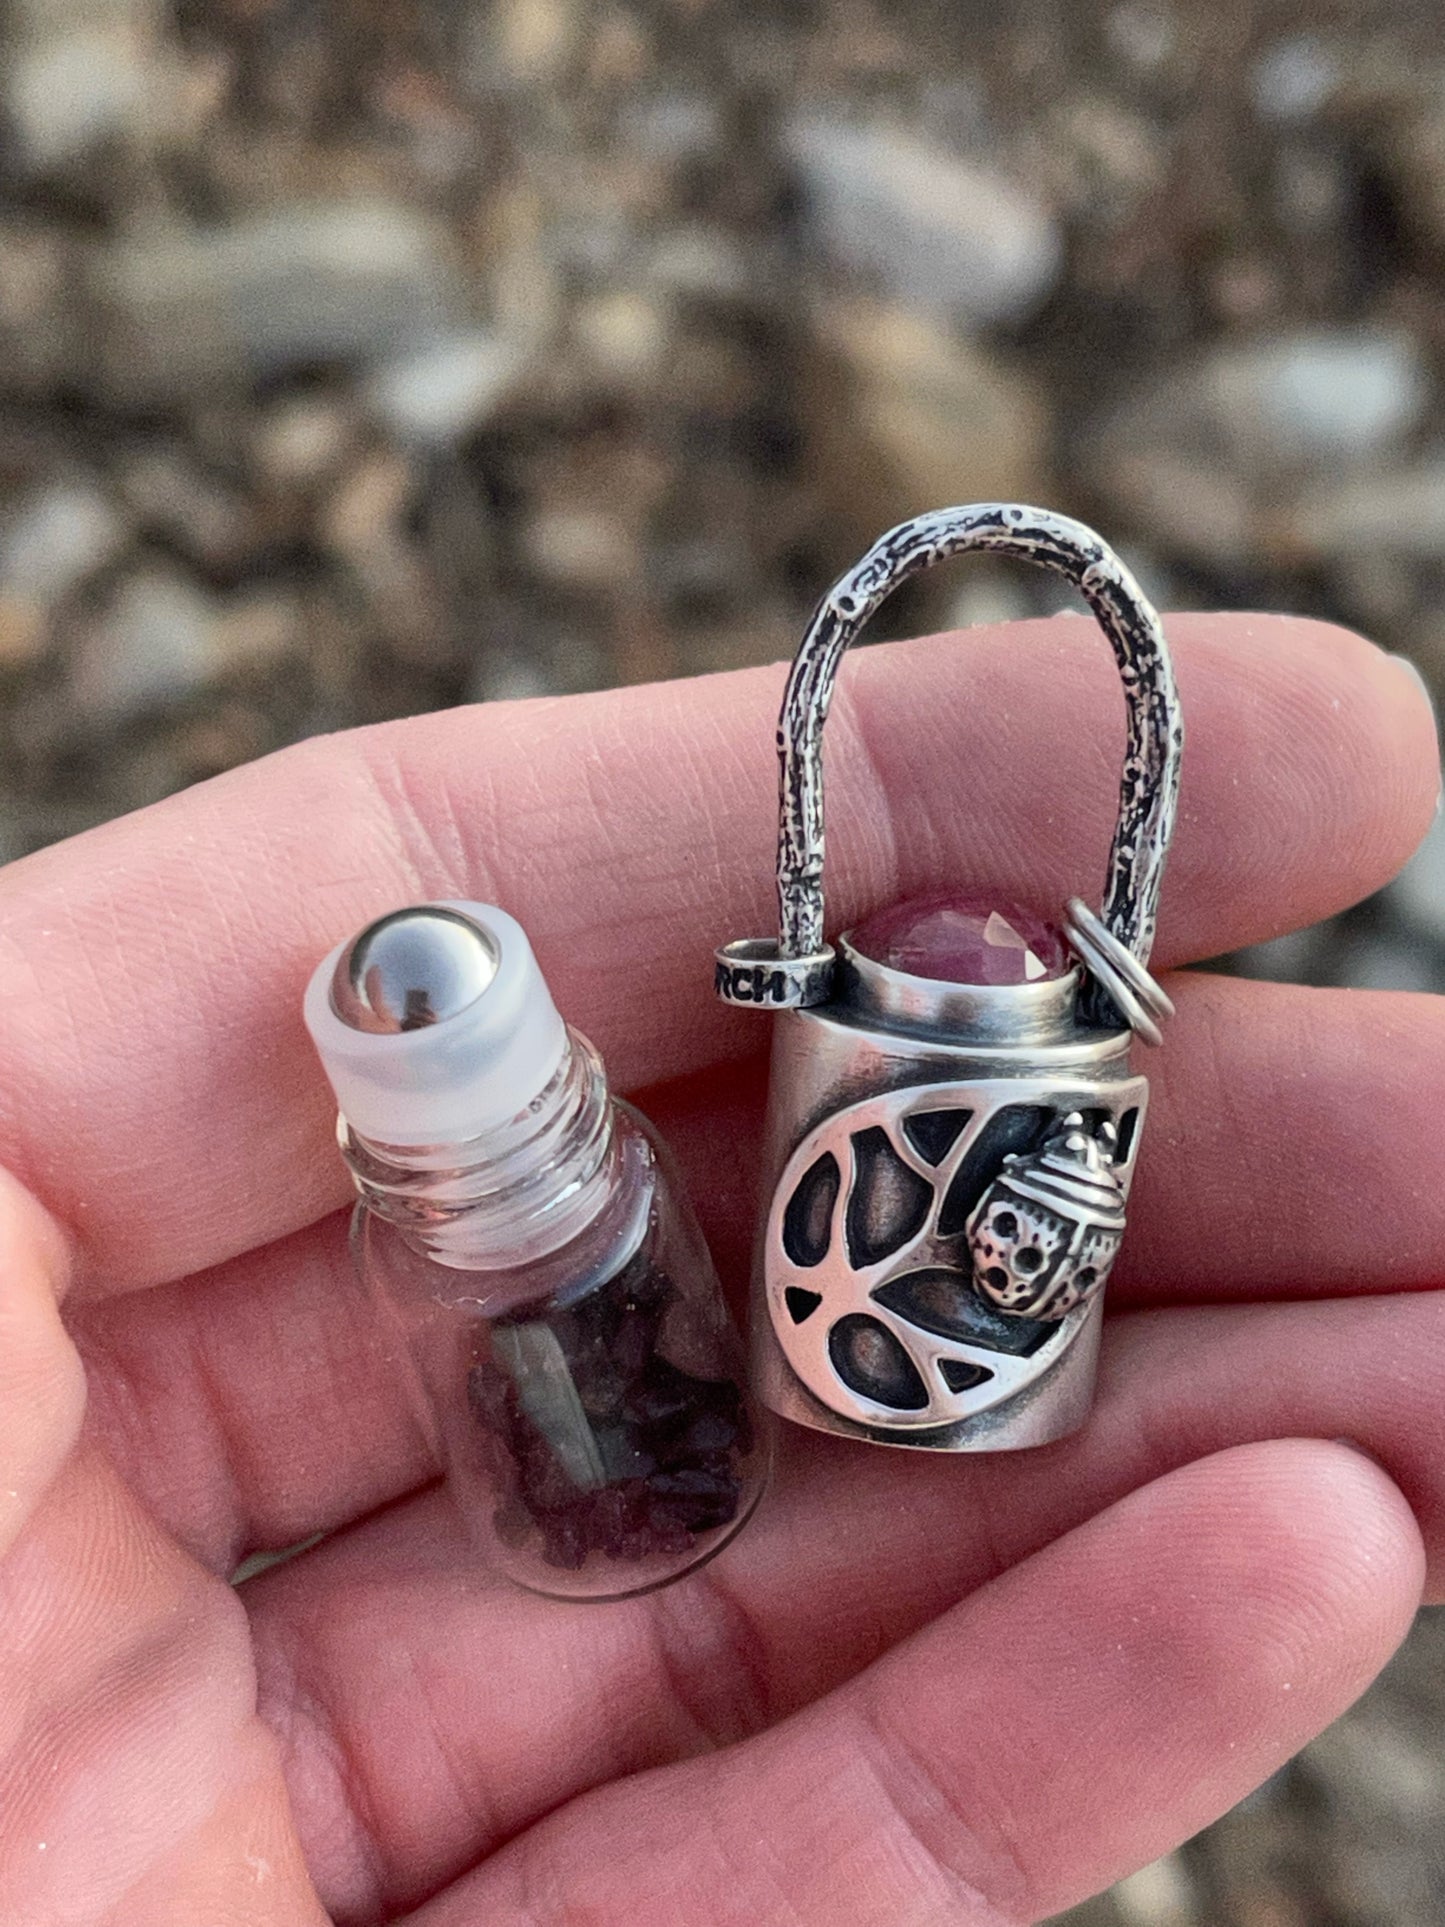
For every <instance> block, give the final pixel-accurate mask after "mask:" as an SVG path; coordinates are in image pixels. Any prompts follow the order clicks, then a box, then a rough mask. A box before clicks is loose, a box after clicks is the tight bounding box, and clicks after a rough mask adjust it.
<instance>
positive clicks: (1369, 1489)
mask: <svg viewBox="0 0 1445 1927" xmlns="http://www.w3.org/2000/svg"><path fill="white" fill-rule="evenodd" d="M1419 1572H1420V1560H1419V1543H1418V1539H1417V1537H1416V1534H1415V1531H1414V1527H1413V1524H1412V1522H1411V1520H1410V1516H1409V1513H1408V1511H1407V1509H1406V1508H1405V1507H1404V1505H1403V1504H1402V1503H1401V1501H1400V1499H1399V1496H1398V1494H1396V1493H1395V1492H1394V1491H1393V1490H1392V1488H1391V1487H1390V1485H1389V1482H1388V1481H1387V1480H1386V1479H1385V1478H1384V1477H1383V1476H1382V1475H1381V1474H1380V1473H1379V1472H1378V1471H1377V1470H1376V1469H1375V1468H1374V1467H1372V1466H1370V1465H1369V1464H1368V1463H1367V1462H1366V1461H1364V1460H1363V1459H1361V1458H1359V1457H1358V1456H1357V1455H1355V1454H1353V1453H1347V1452H1345V1451H1343V1450H1341V1449H1340V1448H1338V1447H1331V1446H1325V1445H1305V1444H1281V1445H1271V1446H1260V1447H1254V1448H1251V1449H1249V1450H1246V1451H1241V1452H1234V1453H1228V1454H1225V1455H1223V1456H1222V1457H1220V1458H1217V1459H1212V1460H1209V1461H1206V1462H1205V1463H1203V1464H1201V1465H1196V1466H1191V1467H1190V1468H1189V1469H1188V1470H1186V1471H1183V1472H1179V1473H1176V1474H1174V1475H1173V1476H1172V1477H1169V1478H1166V1479H1163V1480H1160V1481H1159V1482H1158V1483H1157V1484H1154V1485H1151V1486H1149V1487H1147V1488H1145V1489H1144V1490H1143V1491H1141V1492H1139V1493H1136V1494H1135V1495H1133V1496H1132V1497H1131V1498H1129V1499H1127V1500H1125V1501H1123V1502H1122V1503H1121V1504H1120V1505H1118V1506H1117V1507H1115V1508H1114V1509H1113V1510H1111V1511H1110V1512H1108V1513H1106V1514H1105V1515H1103V1516H1102V1517H1101V1518H1098V1519H1095V1520H1093V1521H1092V1522H1091V1523H1090V1524H1088V1525H1087V1526H1084V1527H1081V1528H1080V1529H1079V1530H1077V1531H1076V1532H1073V1533H1071V1534H1070V1535H1069V1536H1068V1537H1067V1538H1065V1539H1063V1540H1062V1541H1060V1542H1059V1543H1058V1544H1056V1545H1054V1546H1051V1547H1050V1548H1049V1549H1048V1550H1047V1551H1046V1552H1043V1553H1040V1554H1038V1555H1037V1556H1036V1557H1035V1558H1033V1559H1031V1560H1029V1561H1028V1562H1027V1563H1026V1564H1024V1565H1023V1566H1021V1567H1019V1568H1018V1569H1016V1570H1015V1571H1013V1572H1010V1573H1009V1574H1007V1575H1006V1576H1005V1577H1003V1578H1001V1579H999V1580H998V1581H996V1582H995V1583H994V1584H992V1585H990V1586H988V1587H986V1588H985V1589H984V1590H983V1591H982V1592H980V1593H978V1594H977V1595H975V1596H974V1597H973V1598H971V1599H969V1600H967V1601H966V1602H965V1603H964V1604H962V1605H960V1606H958V1607H955V1608H954V1610H953V1611H951V1612H949V1613H947V1614H946V1615H945V1616H944V1617H943V1618H942V1619H941V1620H940V1621H939V1622H938V1623H937V1624H936V1625H934V1626H931V1627H929V1628H928V1629H927V1630H926V1631H925V1632H922V1633H920V1634H918V1635H916V1636H915V1637H914V1638H912V1639H911V1640H909V1641H908V1642H907V1643H906V1645H904V1646H902V1647H901V1648H899V1649H898V1650H897V1651H895V1652H893V1653H890V1654H889V1655H888V1656H887V1657H885V1658H884V1659H882V1660H880V1661H879V1662H878V1663H877V1664H876V1665H874V1666H873V1667H871V1668H870V1669H869V1670H868V1671H867V1672H866V1673H864V1674H863V1675H861V1676H860V1677H859V1678H858V1679H856V1680H854V1681H853V1682H851V1683H850V1684H849V1685H848V1686H846V1687H844V1688H843V1689H841V1690H840V1691H838V1692H837V1693H835V1694H834V1695H832V1696H831V1697H830V1698H829V1699H827V1700H825V1701H823V1702H822V1703H820V1704H819V1705H817V1706H815V1707H811V1708H809V1709H808V1710H807V1711H806V1712H804V1713H801V1714H799V1715H797V1716H796V1717H795V1718H794V1719H791V1720H789V1721H787V1722H786V1723H785V1724H784V1725H782V1726H780V1727H778V1728H777V1729H775V1730H774V1731H772V1732H770V1733H767V1734H765V1735H763V1736H761V1737H759V1738H757V1739H754V1740H751V1741H749V1742H747V1743H745V1744H743V1745H740V1746H736V1747H732V1748H729V1749H727V1750H726V1751H725V1752H722V1753H720V1754H716V1755H713V1756H711V1757H708V1758H704V1759H698V1760H693V1761H690V1762H688V1763H686V1764H683V1765H678V1766H674V1767H672V1768H669V1769H666V1770H664V1771H661V1772H658V1773H654V1774H651V1775H648V1776H646V1777H644V1778H643V1779H641V1780H638V1781H622V1782H619V1783H617V1784H614V1785H611V1786H608V1787H607V1788H605V1789H604V1790H602V1791H600V1792H597V1793H595V1794H593V1795H591V1796H590V1797H588V1798H586V1799H584V1800H581V1801H578V1802H575V1803H574V1804H573V1805H572V1806H570V1807H568V1808H565V1809H563V1811H561V1812H560V1813H557V1814H554V1815H553V1816H552V1818H551V1819H549V1820H547V1821H544V1822H543V1823H542V1824H541V1825H539V1826H538V1827H536V1828H534V1829H533V1830H532V1831H531V1832H530V1833H528V1834H526V1835H524V1836H523V1837H522V1838H521V1839H520V1840H518V1841H516V1842H515V1843H514V1844H513V1845H512V1846H510V1847H509V1848H507V1849H506V1850H504V1851H503V1852H502V1853H500V1854H498V1855H497V1856H496V1857H495V1858H494V1859H493V1860H491V1861H490V1862H488V1863H486V1864H484V1865H482V1866H481V1867H480V1868H478V1869H477V1871H476V1872H475V1873H474V1874H473V1875H471V1876H470V1877H468V1878H467V1879H465V1880H462V1881H460V1882H458V1883H457V1884H456V1885H455V1886H454V1887H453V1888H451V1889H449V1890H448V1891H447V1892H446V1893H444V1894H442V1895H441V1896H439V1897H438V1898H437V1899H436V1900H434V1901H432V1902H431V1903H430V1904H429V1905H427V1906H424V1907H422V1908H421V1909H420V1910H419V1911H418V1912H417V1913H415V1914H414V1915H412V1916H410V1927H462V1923H464V1922H472V1921H475V1920H477V1919H480V1918H485V1919H488V1920H507V1921H516V1922H518V1923H524V1922H533V1921H540V1920H541V1919H544V1918H556V1917H558V1916H559V1915H564V1914H565V1915H568V1916H569V1917H570V1916H573V1915H575V1916H577V1917H579V1918H582V1917H585V1918H587V1919H589V1920H599V1921H610V1920H614V1919H615V1920H627V1921H629V1922H631V1923H635V1927H653V1923H656V1927H664V1924H665V1927H692V1923H697V1927H702V1924H703V1923H707V1927H727V1923H732V1922H737V1923H743V1922H747V1923H748V1924H749V1927H758V1923H765V1922H778V1923H782V1922H784V1921H786V1922H788V1923H789V1927H833V1923H836V1922H838V1921H840V1920H847V1921H849V1922H850V1923H853V1924H854V1927H873V1924H874V1923H876V1927H925V1924H926V1927H942V1923H943V1922H945V1921H947V1922H967V1923H971V1924H976V1927H1007V1924H1009V1923H1013V1924H1016V1927H1023V1923H1026V1922H1033V1921H1037V1920H1039V1919H1040V1918H1041V1917H1042V1916H1044V1915H1046V1914H1052V1913H1054V1912H1055V1911H1057V1910H1058V1909H1059V1908H1062V1907H1065V1906H1067V1905H1069V1904H1070V1903H1072V1902H1074V1901H1077V1900H1080V1899H1082V1898H1084V1897H1085V1896H1086V1895H1088V1894H1091V1893H1093V1892H1096V1891H1097V1890H1098V1889H1099V1888H1101V1887H1103V1886H1106V1885H1107V1884H1108V1883H1109V1882H1110V1881H1111V1880H1113V1879H1115V1878H1117V1877H1118V1876H1119V1875H1121V1874H1123V1873H1125V1872H1127V1871H1129V1870H1131V1869H1133V1868H1135V1867H1138V1866H1140V1865H1142V1864H1143V1863H1145V1862H1147V1861H1148V1860H1150V1859H1152V1858H1154V1857H1155V1856H1156V1855H1157V1854H1159V1853H1161V1852H1162V1851H1164V1850H1165V1849H1166V1848H1168V1847H1170V1846H1172V1845H1174V1844H1176V1843H1177V1842H1178V1841H1180V1840H1182V1839H1184V1838H1186V1837H1187V1836H1188V1835H1190V1834H1192V1833H1194V1832H1195V1831H1197V1829H1198V1828H1199V1827H1201V1826H1203V1825H1204V1824H1205V1823H1206V1822H1207V1821H1209V1820H1211V1819H1213V1818H1215V1817H1216V1815H1218V1814H1219V1813H1221V1812H1223V1811H1224V1810H1225V1809H1226V1808H1227V1807H1229V1806H1230V1805H1232V1804H1233V1803H1234V1801H1236V1800H1237V1799H1239V1798H1240V1797H1241V1795H1243V1794H1244V1793H1245V1792H1247V1791H1248V1790H1249V1789H1250V1788H1251V1787H1253V1786H1255V1785H1256V1784H1257V1783H1258V1782H1259V1781H1260V1780H1262V1779H1264V1778H1265V1777H1266V1776H1267V1775H1268V1774H1269V1773H1270V1772H1272V1771H1273V1770H1274V1769H1275V1768H1276V1767H1278V1766H1279V1765H1281V1764H1282V1763H1283V1762H1284V1761H1285V1760H1286V1759H1288V1757H1289V1756H1290V1754H1291V1753H1293V1752H1294V1751H1295V1750H1296V1749H1297V1748H1298V1747H1299V1746H1300V1745H1301V1744H1302V1743H1303V1742H1304V1741H1305V1740H1306V1739H1308V1738H1309V1737H1311V1735H1313V1734H1314V1733H1315V1732H1317V1731H1318V1730H1319V1729H1320V1728H1321V1727H1322V1726H1324V1725H1325V1724H1326V1723H1327V1722H1328V1721H1329V1720H1331V1719H1333V1718H1334V1717H1335V1715H1336V1714H1338V1713H1340V1712H1342V1711H1343V1710H1344V1708H1345V1707H1346V1706H1348V1705H1349V1703H1350V1702H1351V1700H1353V1699H1354V1698H1355V1697H1356V1696H1357V1695H1358V1694H1359V1693H1360V1692H1361V1691H1363V1689H1364V1687H1365V1686H1366V1685H1367V1684H1368V1683H1369V1681H1370V1679H1371V1678H1372V1677H1373V1676H1374V1674H1375V1673H1376V1672H1377V1671H1378V1670H1379V1668H1380V1667H1381V1666H1382V1665H1383V1664H1384V1662H1385V1660H1386V1659H1387V1658H1388V1657H1389V1655H1390V1653H1391V1652H1392V1651H1393V1650H1394V1648H1395V1646H1396V1645H1397V1644H1398V1642H1399V1640H1400V1639H1401V1638H1402V1637H1403V1635H1404V1633H1405V1631H1406V1629H1407V1627H1408V1625H1409V1622H1410V1617H1411V1614H1412V1613H1413V1611H1414V1607H1415V1604H1416V1600H1417V1597H1418V1583H1419ZM816 1610H817V1602H816V1601H815V1600H808V1599H806V1598H803V1597H800V1600H799V1611H800V1614H801V1615H803V1616H807V1615H808V1614H809V1613H810V1612H812V1611H816ZM821 1630H823V1628H822V1627H820V1631H821ZM1141 1789H1147V1796H1146V1797H1142V1798H1141ZM543 1896H545V1899H542V1898H541V1897H543Z"/></svg>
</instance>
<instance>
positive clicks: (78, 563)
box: [0, 481, 125, 608]
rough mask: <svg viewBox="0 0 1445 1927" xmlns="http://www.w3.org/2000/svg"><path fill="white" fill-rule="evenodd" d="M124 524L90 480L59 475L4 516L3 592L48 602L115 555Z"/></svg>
mask: <svg viewBox="0 0 1445 1927" xmlns="http://www.w3.org/2000/svg"><path fill="white" fill-rule="evenodd" d="M124 540H125V526H124V524H123V523H122V521H121V518H120V515H119V514H118V512H117V510H116V508H115V505H114V503H113V502H112V501H111V499H110V497H109V496H108V495H106V494H105V493H104V492H103V491H102V490H101V489H99V488H98V487H96V486H95V485H94V484H93V483H91V482H85V481H56V482H52V483H50V484H48V485H47V486H46V487H43V488H40V489H37V490H36V491H35V492H34V493H33V494H32V495H29V496H27V497H26V498H24V500H23V501H21V502H20V503H19V504H18V505H17V507H16V508H15V509H14V510H12V512H11V513H10V515H9V516H8V517H6V518H5V519H4V520H3V521H0V593H3V594H4V595H6V596H8V597H15V598H17V599H18V600H21V601H25V602H30V603H34V604H36V605H37V606H39V607H41V608H49V607H50V606H51V605H52V604H54V603H56V602H59V601H60V600H61V599H62V598H63V597H65V596H67V595H68V594H69V593H70V591H71V590H72V589H74V588H76V587H77V586H78V585H79V584H80V583H82V582H83V581H84V580H85V579H86V577H87V576H90V575H93V574H94V573H95V571H96V570H98V569H101V568H103V567H104V566H105V564H106V563H107V562H109V561H111V560H113V559H114V557H115V556H116V555H117V554H118V552H119V550H120V548H121V545H122V543H123V542H124Z"/></svg>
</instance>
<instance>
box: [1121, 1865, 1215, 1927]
mask: <svg viewBox="0 0 1445 1927" xmlns="http://www.w3.org/2000/svg"><path fill="white" fill-rule="evenodd" d="M1114 1904H1115V1906H1116V1907H1117V1908H1118V1910H1119V1913H1120V1915H1121V1916H1122V1918H1123V1920H1124V1921H1125V1922H1126V1923H1127V1927H1203V1916H1202V1914H1201V1912H1200V1908H1199V1902H1198V1897H1197V1896H1196V1894H1195V1891H1194V1883H1193V1882H1192V1881H1191V1880H1190V1878H1189V1873H1188V1870H1187V1869H1186V1867H1185V1864H1184V1862H1183V1860H1182V1859H1181V1858H1180V1856H1179V1855H1178V1854H1177V1853H1171V1854H1167V1855H1166V1856H1165V1857H1164V1859H1162V1860H1154V1861H1151V1862H1150V1864H1149V1865H1148V1866H1147V1867H1141V1868H1140V1869H1139V1871H1138V1872H1137V1873H1134V1874H1130V1875H1129V1877H1128V1879H1127V1880H1121V1881H1120V1882H1119V1884H1118V1885H1117V1886H1116V1887H1115V1888H1114Z"/></svg>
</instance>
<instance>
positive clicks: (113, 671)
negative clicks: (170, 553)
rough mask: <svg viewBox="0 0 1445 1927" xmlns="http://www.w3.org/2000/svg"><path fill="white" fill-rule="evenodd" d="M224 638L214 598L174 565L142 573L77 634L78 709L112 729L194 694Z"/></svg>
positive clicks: (74, 682) (128, 581)
mask: <svg viewBox="0 0 1445 1927" xmlns="http://www.w3.org/2000/svg"><path fill="white" fill-rule="evenodd" d="M220 635H221V612H220V609H219V606H218V604H217V603H216V602H215V600H214V599H213V598H212V597H210V596H208V595H206V594H205V593H204V592H203V591H202V590H200V589H198V588H197V587H196V586H195V585H194V584H193V583H191V582H190V581H188V580H187V579H186V578H185V577H184V576H181V575H178V574H175V573H173V572H171V571H169V570H165V569H162V568H160V567H150V568H146V569H143V570H140V571H138V572H137V573H136V574H134V575H132V576H130V577H128V578H127V579H126V580H125V581H124V582H123V583H121V584H120V586H119V587H118V588H117V590H116V592H115V594H114V595H113V596H112V597H111V599H110V601H109V602H108V603H107V604H106V606H105V607H104V608H103V609H102V610H101V611H100V612H99V613H98V614H97V616H96V617H95V618H94V619H93V621H91V622H90V623H89V624H87V625H86V627H85V628H84V629H83V630H82V632H81V634H80V636H79V637H78V639H77V644H76V648H75V653H74V656H73V659H72V663H71V678H70V684H71V693H72V696H73V698H74V701H75V704H76V707H77V709H78V711H79V712H80V714H81V715H82V717H83V718H84V719H85V720H86V721H87V722H89V723H91V724H99V725H102V726H113V725H115V724H117V723H121V722H125V721H127V720H128V719H129V718H131V717H133V716H136V715H139V714H142V713H143V712H145V711H146V710H149V709H154V708H156V707H158V706H160V705H162V704H165V703H168V702H174V701H175V700H177V699H178V698H181V697H184V696H188V695H190V694H192V693H193V692H194V691H195V690H196V689H198V688H200V687H201V686H202V685H203V684H204V683H205V682H206V681H207V680H208V678H209V677H210V676H211V674H212V672H213V671H214V669H215V667H216V663H217V645H218V642H219V638H220Z"/></svg>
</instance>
